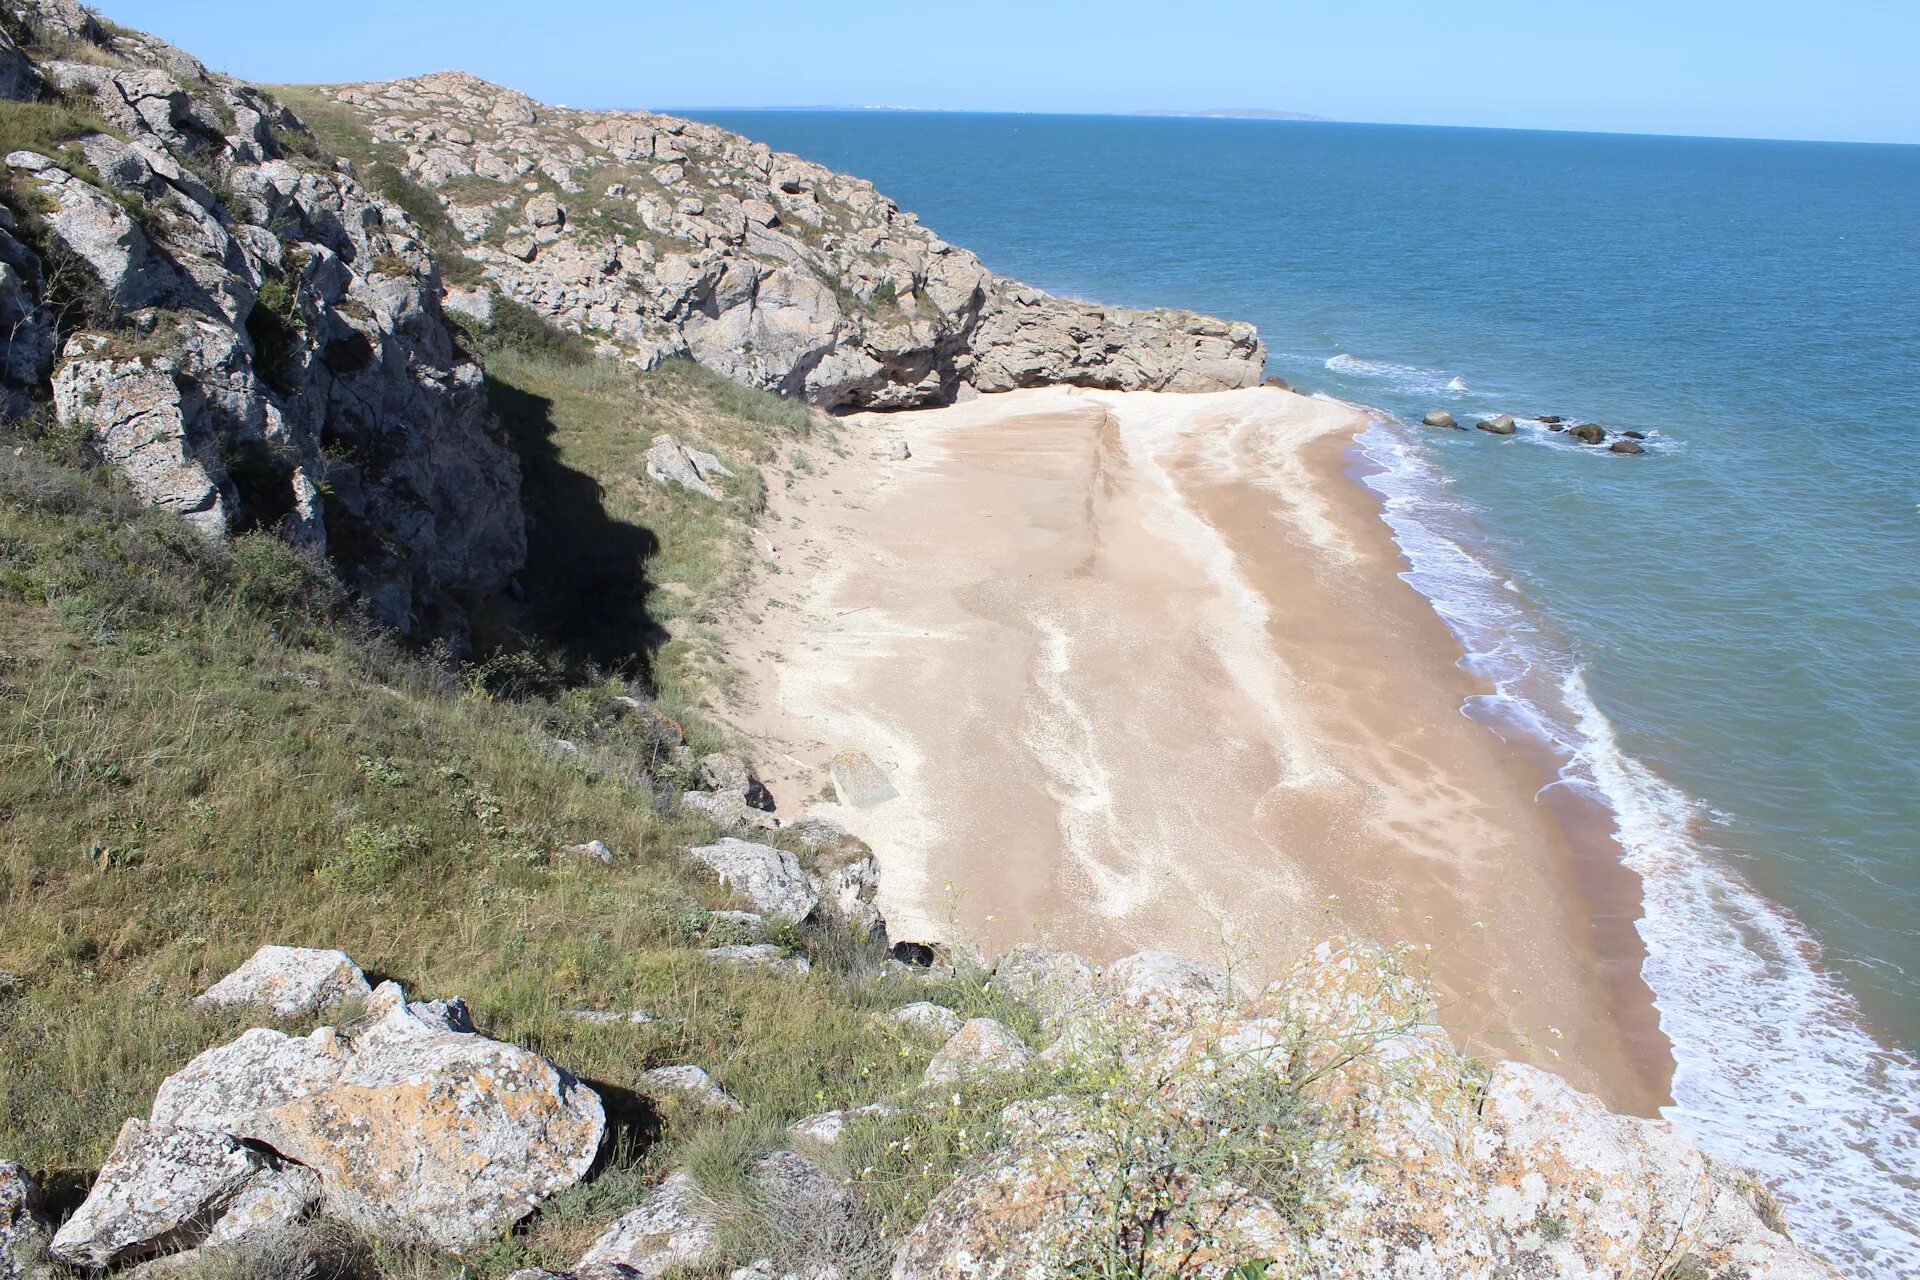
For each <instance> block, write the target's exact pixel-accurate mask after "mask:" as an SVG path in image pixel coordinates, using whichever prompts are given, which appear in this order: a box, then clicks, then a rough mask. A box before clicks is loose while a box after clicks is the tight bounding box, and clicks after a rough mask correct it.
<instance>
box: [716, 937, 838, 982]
mask: <svg viewBox="0 0 1920 1280" xmlns="http://www.w3.org/2000/svg"><path fill="white" fill-rule="evenodd" d="M700 954H701V955H702V956H704V957H706V959H707V960H709V961H711V962H712V963H714V964H718V965H725V966H726V967H727V968H730V969H758V970H761V971H763V972H766V973H777V974H788V975H791V976H794V977H799V976H801V975H804V974H807V973H811V972H812V971H813V962H812V961H810V960H808V959H807V958H806V957H805V956H801V955H793V954H791V953H789V952H788V951H787V949H786V948H785V947H781V946H777V945H776V944H774V943H771V942H753V943H737V944H733V945H730V946H724V947H707V948H706V949H704V950H703V951H701V953H700Z"/></svg>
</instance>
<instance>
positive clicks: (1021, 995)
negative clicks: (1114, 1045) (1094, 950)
mask: <svg viewBox="0 0 1920 1280" xmlns="http://www.w3.org/2000/svg"><path fill="white" fill-rule="evenodd" d="M993 986H994V989H995V990H997V991H1000V992H1003V993H1005V994H1006V995H1009V996H1011V997H1013V998H1014V999H1015V1000H1018V1001H1020V1002H1021V1003H1022V1004H1025V1005H1028V1006H1029V1007H1031V1008H1032V1009H1033V1010H1034V1011H1035V1012H1036V1013H1038V1014H1039V1015H1040V1017H1041V1018H1042V1019H1043V1020H1044V1021H1045V1022H1046V1023H1047V1025H1048V1026H1058V1025H1061V1024H1062V1023H1064V1022H1066V1021H1067V1020H1069V1019H1071V1018H1073V1017H1075V1016H1078V1015H1082V1014H1085V1013H1086V1012H1087V1011H1089V1010H1090V1009H1092V1008H1093V1006H1094V1003H1095V1002H1096V1001H1097V1000H1098V999H1099V998H1100V990H1099V984H1098V975H1097V974H1096V973H1095V971H1094V968H1093V966H1092V965H1090V964H1088V963H1087V962H1086V961H1085V960H1082V959H1081V958H1080V957H1079V956H1076V955H1074V954H1073V953H1072V952H1069V951H1058V950H1055V949H1053V948H1051V947H1042V946H1037V945H1035V944H1033V943H1021V944H1020V945H1019V946H1016V947H1014V948H1012V949H1011V950H1009V951H1008V952H1007V953H1006V954H1005V955H1003V956H1001V957H1000V962H999V963H998V964H996V965H995V966H994V967H993Z"/></svg>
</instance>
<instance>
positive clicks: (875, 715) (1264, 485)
mask: <svg viewBox="0 0 1920 1280" xmlns="http://www.w3.org/2000/svg"><path fill="white" fill-rule="evenodd" d="M1364 426H1365V421H1364V418H1363V417H1362V416H1361V415H1360V414H1359V412H1358V411H1356V410H1354V409H1352V408H1350V407H1349V406H1345V405H1340V404H1335V403H1332V402H1326V401H1319V400H1313V399H1308V398H1305V397H1301V396H1296V395H1292V394H1289V393H1286V392H1282V391H1278V390H1273V389H1266V388H1261V389H1257V390H1250V391H1242V392H1231V393H1224V394H1219V395H1208V396H1182V395H1156V394H1151V393H1127V394H1116V393H1102V392H1079V391H1073V390H1068V389H1048V390H1040V391H1027V392H1015V393H1011V394H1008V395H1003V396H994V397H987V398H983V399H980V400H976V401H974V402H972V403H970V404H966V405H961V406H956V407H954V408H950V409H943V410H934V411H929V412H924V413H911V414H894V415H887V416H885V417H879V416H873V415H869V416H864V417H860V418H855V419H849V420H847V421H846V422H845V423H843V424H841V430H842V432H843V437H844V439H845V441H846V443H847V444H848V445H849V446H850V447H851V449H852V451H853V452H852V456H851V457H849V458H847V459H844V460H839V459H834V458H832V457H831V456H830V455H824V454H823V455H822V457H821V459H820V460H821V461H823V462H827V463H830V464H831V465H829V466H826V467H824V468H823V469H822V472H821V474H819V475H816V476H805V475H796V476H795V481H796V483H795V484H794V485H793V486H792V487H791V488H789V489H786V490H784V491H778V490H779V487H778V486H775V488H776V490H777V492H776V493H775V494H774V495H773V498H772V505H771V511H770V518H769V520H768V521H767V524H766V526H765V527H766V528H767V530H768V533H769V534H770V536H771V538H772V541H773V544H774V547H775V551H776V557H777V559H776V563H777V565H778V568H777V569H772V568H770V569H769V570H768V572H767V573H765V574H764V575H763V576H762V579H761V580H760V581H758V582H756V584H755V586H754V589H753V592H752V597H751V598H752V599H753V600H754V602H755V605H756V606H758V607H752V608H744V609H742V610H741V611H740V614H739V616H738V617H736V618H735V619H734V620H733V621H732V623H731V624H730V626H731V629H732V630H733V632H734V635H733V636H732V637H731V638H732V641H733V642H732V644H731V645H730V650H731V651H732V652H733V653H735V654H751V655H753V656H752V657H751V658H750V659H749V660H748V661H747V662H746V667H747V671H746V677H747V678H746V680H745V682H744V684H743V685H742V686H741V688H740V689H739V690H738V691H737V693H736V695H735V698H734V701H733V705H732V706H731V708H730V714H731V715H732V716H733V718H734V719H735V721H736V723H737V724H738V726H739V727H740V728H741V729H742V730H743V731H745V732H747V733H749V734H751V735H753V736H754V737H755V738H757V739H758V740H759V741H761V742H763V743H767V744H769V745H768V746H767V747H766V748H765V749H763V750H762V752H761V758H760V763H761V766H762V769H763V774H764V776H765V777H766V780H767V782H768V784H769V786H770V787H771V789H772V790H773V792H774V794H775V797H776V799H777V801H778V802H779V807H780V811H781V813H782V814H783V815H786V816H788V817H795V816H798V815H800V814H802V813H805V812H809V811H811V812H817V813H820V814H823V815H826V816H830V817H832V818H834V819H835V820H836V821H839V822H840V823H841V824H842V825H844V826H846V827H848V828H849V829H851V830H853V831H855V832H856V833H857V834H859V835H860V836H862V837H863V838H865V839H866V840H867V841H868V842H869V843H870V844H871V845H872V846H873V847H874V849H875V851H876V853H877V854H878V856H879V858H880V861H881V865H882V902H881V905H882V908H883V910H884V911H885V912H886V914H887V917H888V920H889V921H890V922H891V923H892V925H893V931H894V934H895V936H896V937H904V938H921V939H928V940H931V939H937V938H952V937H964V938H968V939H971V940H973V941H975V942H978V943H980V944H981V945H983V946H985V947H986V948H987V949H988V950H990V951H991V950H994V949H996V948H999V947H1002V946H1005V945H1008V944H1011V943H1013V942H1016V941H1021V940H1025V939H1030V938H1034V937H1041V938H1044V939H1047V940H1049V941H1052V942H1055V943H1057V944H1058V945H1062V946H1067V947H1071V948H1073V949H1075V950H1079V951H1082V952H1085V953H1087V954H1090V955H1092V956H1095V957H1097V958H1102V959H1105V958H1111V957H1114V956H1118V955H1121V954H1125V953H1127V952H1130V951H1134V950H1138V949H1140V948H1142V947H1148V946H1162V947H1169V948H1173V949H1177V950H1181V951H1185V952H1188V953H1191V954H1195V955H1201V956H1206V957H1209V958H1212V959H1214V960H1215V961H1216V962H1221V963H1231V964H1232V966H1233V967H1234V968H1235V970H1236V972H1238V973H1240V974H1241V975H1243V976H1245V977H1246V978H1248V979H1249V980H1253V981H1258V980H1261V979H1263V978H1264V977H1265V976H1267V975H1269V974H1272V973H1275V972H1278V971H1280V970H1282V969H1284V968H1285V966H1286V965H1287V963H1288V962H1289V961H1290V960H1291V959H1292V958H1293V957H1294V956H1295V955H1296V954H1297V953H1298V952H1299V951H1300V950H1301V949H1303V948H1304V947H1306V946H1307V945H1309V944H1310V943H1312V942H1314V941H1316V940H1318V939H1320V938H1322V937H1326V936H1328V935H1330V934H1336V933H1344V934H1349V935H1356V936H1366V937H1374V938H1379V939H1381V940H1385V941H1399V942H1405V943H1408V944H1410V945H1411V946H1412V947H1413V948H1415V959H1416V961H1417V962H1418V963H1421V964H1425V965H1428V966H1430V967H1431V970H1432V973H1433V975H1434V977H1435V979H1436V981H1437V983H1438V984H1439V987H1440V989H1441V990H1442V992H1443V993H1444V995H1445V998H1446V1000H1447V1002H1448V1007H1447V1009H1446V1011H1445V1013H1444V1017H1443V1020H1444V1021H1445V1022H1446V1024H1447V1026H1448V1028H1449V1030H1450V1031H1451V1032H1452V1033H1453V1034H1454V1037H1455V1039H1456V1041H1458V1042H1459V1043H1461V1045H1462V1047H1464V1048H1466V1049H1468V1050H1469V1051H1473V1052H1482V1053H1486V1054H1489V1055H1491V1056H1500V1057H1518V1058H1524V1059H1529V1060H1532V1061H1536V1062H1539V1063H1541V1064H1542V1065H1545V1066H1549V1067H1551V1068H1554V1069H1556V1070H1559V1071H1561V1072H1562V1073H1564V1074H1565V1075H1567V1076H1568V1077H1569V1078H1570V1079H1571V1080H1573V1081H1574V1082H1575V1083H1576V1084H1578V1085H1580V1086H1581V1087H1583V1088H1587V1089H1590V1090H1592V1091H1594V1092H1596V1093H1598V1094H1600V1095H1601V1096H1602V1097H1603V1098H1605V1099H1606V1100H1607V1101H1608V1102H1609V1104H1610V1105H1612V1106H1614V1107H1616V1108H1619V1109H1624V1110H1630V1111H1635V1112H1639V1113H1642V1114H1651V1113H1652V1112H1653V1110H1654V1109H1655V1108H1656V1107H1657V1106H1659V1105H1660V1104H1661V1103H1663V1102H1665V1101H1666V1100H1667V1094H1666V1089H1667V1084H1668V1077H1669V1075H1670V1072H1671V1062H1670V1060H1669V1059H1668V1057H1667V1053H1666V1046H1665V1042H1664V1040H1662V1039H1661V1038H1660V1036H1659V1033H1658V1030H1657V1025H1656V1024H1655V1022H1654V1018H1653V1010H1652V1007H1651V998H1650V995H1649V993H1648V992H1647V991H1646V988H1645V987H1644V985H1642V984H1641V982H1640V979H1639V976H1638V975H1639V955H1638V952H1637V947H1638V939H1637V937H1635V936H1634V934H1633V931H1632V927H1631V924H1632V920H1633V919H1634V917H1635V916H1636V915H1637V908H1638V886H1637V882H1636V881H1634V879H1633V877H1632V876H1631V875H1630V874H1629V873H1626V872H1625V871H1624V870H1623V869H1621V868H1620V866H1619V864H1618V862H1617V859H1615V858H1614V857H1613V853H1612V850H1611V849H1610V848H1609V847H1608V846H1607V838H1606V834H1605V833H1606V826H1605V823H1604V822H1603V821H1602V820H1601V819H1600V816H1599V815H1597V814H1586V813H1582V812H1579V811H1577V810H1570V809H1566V808H1565V807H1564V806H1563V807H1562V808H1560V809H1558V810H1556V808H1554V807H1552V806H1550V805H1549V803H1548V802H1547V800H1546V799H1545V798H1537V796H1536V793H1538V792H1539V789H1540V787H1541V786H1542V784H1543V783H1544V782H1545V781H1546V780H1547V779H1548V777H1549V776H1550V775H1549V773H1548V771H1547V770H1548V762H1544V761H1542V760H1540V759H1538V758H1535V757H1534V756H1532V755H1530V754H1529V752H1528V751H1527V750H1526V749H1524V746H1523V745H1509V744H1508V743H1506V742H1503V741H1502V740H1501V738H1500V737H1499V736H1497V735H1496V734H1495V733H1493V732H1491V731H1490V730H1489V729H1488V728H1486V727H1484V726H1482V725H1480V724H1476V723H1475V722H1474V721H1472V720H1470V719H1469V718H1467V716H1465V715H1464V714H1463V713H1462V710H1461V708H1462V704H1463V701H1464V700H1465V699H1466V698H1468V697H1469V696H1471V695H1473V694H1476V693H1484V692H1486V691H1487V690H1486V687H1485V686H1484V684H1482V683H1481V682H1480V681H1478V680H1477V679H1476V678H1474V677H1473V676H1471V675H1469V674H1468V673H1466V672H1464V671H1462V670H1461V669H1460V666H1459V660H1460V656H1461V654H1460V650H1459V647H1458V645H1457V643H1456V642H1455V641H1454V639H1453V637H1452V636H1451V635H1450V634H1449V632H1448V631H1447V630H1446V628H1445V626H1444V625H1443V624H1442V623H1441V622H1440V620H1439V619H1438V618H1437V617H1436V616H1435V615H1434V613H1433V611H1432V610H1431V608H1430V607H1429V606H1428V605H1427V603H1426V602H1425V601H1424V600H1422V599H1421V598H1420V597H1419V596H1418V595H1417V594H1416V593H1415V592H1414V591H1413V589H1412V588H1411V587H1409V586H1408V585H1407V584H1406V583H1405V582H1404V581H1402V580H1401V579H1400V577H1399V576H1398V574H1399V573H1400V572H1401V571H1402V570H1403V568H1404V564H1403V562H1402V561H1401V559H1400V556H1399V553H1398V549H1397V548H1396V547H1395V546H1394V545H1393V542H1392V540H1391V538H1390V536H1389V533H1388V531H1387V529H1386V527H1385V525H1384V524H1383V523H1382V522H1381V521H1380V520H1379V519H1378V517H1377V514H1376V509H1375V507H1374V503H1373V500H1372V498H1371V497H1370V496H1369V495H1368V493H1367V492H1366V491H1365V490H1363V489H1362V488H1361V487H1360V486H1359V485H1357V484H1355V483H1354V482H1353V480H1352V479H1351V478H1350V477H1349V476H1347V475H1345V474H1344V473H1343V472H1344V468H1345V467H1346V466H1347V463H1348V455H1347V450H1348V445H1349V442H1350V441H1351V438H1352V436H1353V435H1354V433H1355V432H1357V431H1358V430H1360V429H1362V428H1363V427H1364ZM893 437H902V438H904V439H905V440H906V441H907V442H908V444H909V446H910V447H911V449H912V451H913V457H912V458H911V459H909V460H903V461H888V462H882V461H879V460H878V459H875V458H873V457H871V456H869V449H870V446H871V445H872V444H873V443H874V442H875V441H877V440H880V439H883V438H893ZM843 750H857V751H863V752H865V753H867V754H868V755H869V756H871V757H872V758H873V759H874V760H875V761H876V762H878V763H879V764H880V765H881V766H882V767H883V768H885V769H886V770H888V771H889V773H890V775H891V780H892V783H893V786H894V788H895V790H896V791H897V792H898V795H897V796H896V798H894V799H891V800H887V801H885V802H884V803H880V804H877V805H874V806H873V807H870V808H855V807H852V806H848V805H842V804H839V803H836V802H833V801H832V800H831V799H830V797H831V794H832V793H831V790H830V785H829V782H828V773H827V770H826V764H827V761H828V760H829V759H830V758H831V757H832V756H833V755H834V754H835V753H836V752H839V751H843ZM1622 922H1624V924H1625V927H1624V928H1622V927H1621V926H1622Z"/></svg>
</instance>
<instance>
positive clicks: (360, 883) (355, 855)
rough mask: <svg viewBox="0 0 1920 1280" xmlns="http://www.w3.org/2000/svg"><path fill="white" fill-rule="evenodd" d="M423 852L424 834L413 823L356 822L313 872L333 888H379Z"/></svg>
mask: <svg viewBox="0 0 1920 1280" xmlns="http://www.w3.org/2000/svg"><path fill="white" fill-rule="evenodd" d="M426 852H427V841H426V837H425V836H423V835H422V834H421V833H420V830H419V829H418V828H417V827H413V826H408V825H405V824H400V825H396V826H376V825H373V824H371V823H364V822H363V823H358V824H356V825H354V826H353V827H350V828H349V829H348V830H347V833H346V836H345V838H343V839H342V840H341V842H340V845H339V847H338V848H336V849H334V850H333V852H332V853H330V854H329V855H328V856H327V858H326V860H325V861H324V862H322V863H321V865H320V869H319V871H318V873H317V874H318V875H319V877H320V878H321V879H322V880H323V881H325V882H326V883H327V884H328V885H330V886H332V887H333V888H335V889H359V890H368V889H379V888H383V887H385V886H386V885H389V884H391V883H393V881H394V880H396V879H398V878H399V877H400V875H401V873H402V872H403V871H405V870H407V868H408V867H409V865H410V864H412V863H415V862H418V861H419V860H420V859H421V858H423V857H424V856H425V855H426Z"/></svg>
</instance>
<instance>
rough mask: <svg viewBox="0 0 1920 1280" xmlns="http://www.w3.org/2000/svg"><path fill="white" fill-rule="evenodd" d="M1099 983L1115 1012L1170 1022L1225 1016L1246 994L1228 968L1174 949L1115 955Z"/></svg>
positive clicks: (1186, 1021) (1137, 1017)
mask: <svg viewBox="0 0 1920 1280" xmlns="http://www.w3.org/2000/svg"><path fill="white" fill-rule="evenodd" d="M1100 984H1101V988H1102V990H1103V991H1104V993H1105V994H1106V995H1107V997H1108V998H1109V999H1110V1000H1111V1001H1112V1007H1113V1011H1114V1012H1115V1013H1117V1014H1119V1015H1121V1016H1123V1017H1129V1018H1136V1019H1141V1020H1144V1021H1147V1022H1154V1023H1160V1024H1166V1025H1177V1024H1182V1023H1188V1022H1192V1021H1194V1020H1195V1019H1196V1018H1209V1017H1220V1016H1225V1015H1227V1014H1229V1013H1230V1012H1231V1011H1232V1010H1233V1009H1234V1008H1236V1007H1237V1006H1238V1005H1239V1004H1240V1003H1241V1001H1242V1000H1243V999H1244V998H1245V993H1244V992H1242V991H1241V990H1240V989H1239V987H1238V986H1237V985H1236V984H1235V983H1234V982H1233V980H1232V979H1231V978H1229V977H1228V976H1227V974H1226V973H1224V972H1223V971H1221V970H1219V969H1216V968H1214V967H1213V966H1212V965H1208V964H1202V963H1201V962H1200V961H1198V960H1193V959H1189V958H1188V957H1186V956H1181V955H1175V954H1174V953H1173V952H1171V951H1141V952H1137V953H1135V954H1134V955H1130V956H1124V957H1122V958H1121V959H1119V960H1115V961H1114V962H1113V963H1112V964H1110V965H1108V966H1107V969H1106V972H1105V973H1103V974H1102V975H1101V979H1100Z"/></svg>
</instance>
